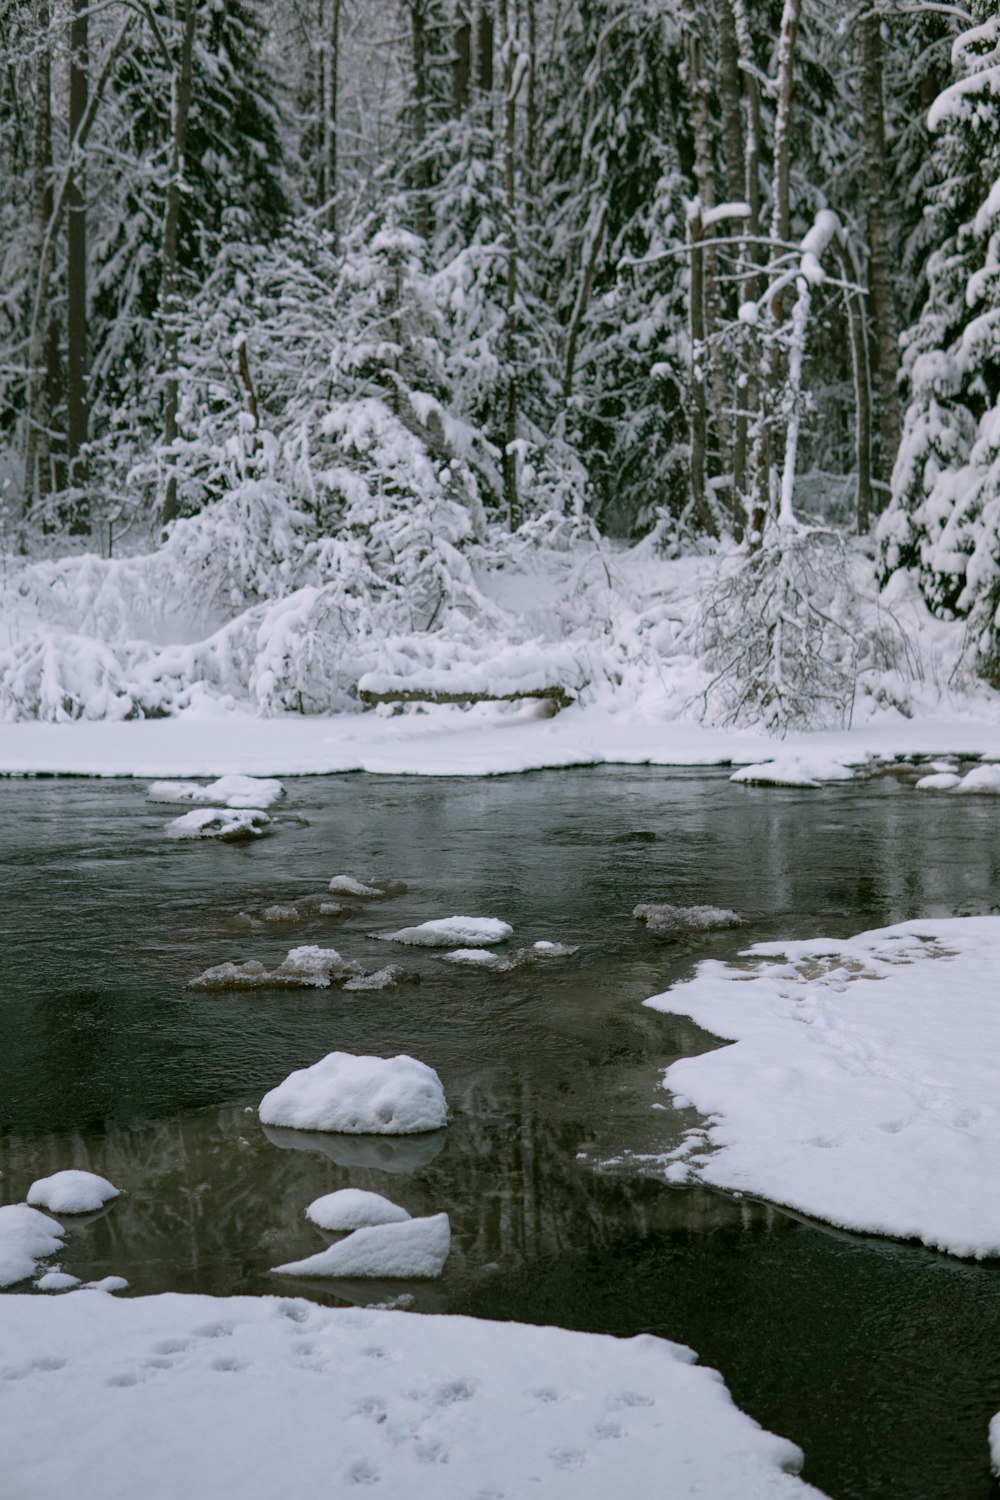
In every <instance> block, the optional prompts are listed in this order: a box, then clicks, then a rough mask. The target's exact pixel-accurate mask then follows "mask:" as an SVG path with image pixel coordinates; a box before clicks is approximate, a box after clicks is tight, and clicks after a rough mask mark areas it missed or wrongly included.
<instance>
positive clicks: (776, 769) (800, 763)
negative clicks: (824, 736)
mask: <svg viewBox="0 0 1000 1500" xmlns="http://www.w3.org/2000/svg"><path fill="white" fill-rule="evenodd" d="M853 775H854V772H853V771H852V770H851V769H850V767H849V766H845V765H844V764H843V763H842V762H841V761H839V760H835V759H834V757H833V756H831V755H820V754H815V753H813V754H811V755H810V754H808V753H803V752H801V751H792V750H789V751H785V752H783V753H782V754H780V755H775V756H774V757H773V759H771V760H768V761H764V762H762V763H761V764H760V765H756V766H741V768H740V769H739V770H738V771H736V772H734V773H733V775H732V776H730V778H729V779H730V781H745V782H749V783H751V784H752V785H755V786H811V787H815V786H821V785H822V783H823V782H824V781H850V780H851V778H852V777H853Z"/></svg>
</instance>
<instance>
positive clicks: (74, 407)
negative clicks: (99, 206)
mask: <svg viewBox="0 0 1000 1500" xmlns="http://www.w3.org/2000/svg"><path fill="white" fill-rule="evenodd" d="M89 6H90V0H73V21H72V25H71V26H70V73H69V139H70V143H71V144H70V150H71V152H72V153H73V154H72V157H71V160H70V173H71V175H70V179H69V185H68V187H67V190H66V214H67V217H66V236H67V264H66V450H67V457H68V462H69V483H70V486H71V488H72V489H73V490H74V491H76V494H75V497H74V501H73V514H72V516H71V519H70V530H71V531H73V532H76V533H86V532H88V531H89V530H90V503H89V500H88V498H87V495H86V484H87V465H86V460H85V458H84V457H83V449H84V447H85V445H86V442H87V429H88V426H89V412H88V402H87V371H88V359H87V332H88V322H87V202H86V174H85V166H84V159H83V151H82V147H80V146H79V145H77V146H74V145H73V143H74V142H75V141H76V140H77V138H78V136H79V135H80V133H81V128H82V126H83V121H84V117H85V116H86V113H87V90H88V86H89V81H90V79H89V62H90V59H89V55H88V40H89V39H88V35H87V32H88V26H87V22H88V18H89Z"/></svg>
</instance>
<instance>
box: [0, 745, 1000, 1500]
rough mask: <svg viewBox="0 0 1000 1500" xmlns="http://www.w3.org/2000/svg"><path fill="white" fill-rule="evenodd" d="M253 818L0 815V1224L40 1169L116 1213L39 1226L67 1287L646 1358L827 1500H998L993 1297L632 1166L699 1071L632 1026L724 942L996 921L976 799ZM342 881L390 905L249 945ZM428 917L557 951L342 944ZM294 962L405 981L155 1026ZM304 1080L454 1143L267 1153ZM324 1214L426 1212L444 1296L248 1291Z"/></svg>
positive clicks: (92, 810)
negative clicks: (660, 1339) (655, 1353)
mask: <svg viewBox="0 0 1000 1500" xmlns="http://www.w3.org/2000/svg"><path fill="white" fill-rule="evenodd" d="M286 786H287V787H288V792H289V795H288V797H287V798H286V799H285V801H284V802H283V803H282V804H281V805H280V807H279V808H278V809H276V821H275V829H274V833H273V836H271V837H269V838H266V839H262V840H260V841H259V842H255V843H252V844H235V845H234V844H228V845H218V844H212V843H209V842H175V841H172V840H169V839H167V838H166V837H165V836H164V831H163V830H164V826H165V824H166V822H167V821H168V820H169V819H170V818H171V817H172V816H174V815H175V814H176V813H179V812H181V811H183V809H182V808H176V809H172V808H170V807H167V806H160V805H155V804H152V803H149V802H148V801H147V800H146V798H145V783H142V782H130V781H105V782H100V781H89V780H72V779H68V780H34V781H32V780H24V781H18V780H7V781H0V829H2V837H0V870H2V884H0V891H2V895H0V1171H2V1176H0V1201H3V1202H17V1201H21V1200H22V1199H23V1197H24V1194H25V1192H26V1191H27V1188H28V1185H29V1184H30V1182H31V1181H32V1180H33V1179H34V1178H35V1177H38V1176H42V1175H45V1174H47V1173H49V1172H52V1171H56V1170H58V1169H60V1168H63V1167H68V1166H82V1167H87V1168H90V1169H91V1170H94V1171H97V1172H100V1173H101V1174H102V1175H104V1176H107V1177H110V1178H111V1179H112V1181H114V1182H115V1183H117V1184H119V1185H120V1186H122V1187H123V1188H124V1189H125V1190H126V1191H125V1194H124V1195H123V1197H122V1198H121V1199H119V1200H118V1202H116V1203H115V1204H114V1205H113V1206H112V1207H111V1208H110V1209H109V1210H108V1211H107V1212H106V1213H104V1214H103V1215H101V1216H98V1217H97V1218H94V1219H92V1220H91V1221H90V1222H87V1223H82V1224H81V1223H74V1224H73V1225H72V1227H71V1229H70V1233H69V1235H68V1237H67V1244H66V1251H65V1253H64V1254H63V1256H62V1257H61V1259H60V1263H61V1265H62V1267H63V1268H64V1269H65V1270H67V1271H70V1272H72V1273H73V1274H75V1275H77V1276H82V1277H86V1278H91V1277H96V1276H102V1275H107V1274H116V1275H122V1276H125V1277H127V1278H128V1281H129V1283H130V1289H131V1291H132V1292H133V1293H147V1292H158V1291H166V1290H171V1291H203V1292H212V1293H217V1294H228V1293H265V1292H266V1293H276V1292H280V1293H290V1294H298V1295H307V1296H311V1297H314V1298H316V1299H317V1300H319V1301H323V1302H327V1303H331V1304H335V1303H338V1302H343V1301H351V1300H356V1301H365V1300H377V1301H382V1302H385V1301H388V1300H390V1299H393V1298H399V1297H402V1298H403V1299H404V1301H403V1305H408V1306H412V1307H414V1308H416V1309H418V1310H428V1311H450V1312H462V1313H472V1314H475V1315H477V1316H482V1317H489V1318H517V1319H522V1320H525V1321H531V1322H551V1323H557V1324H562V1325H564V1326H567V1327H571V1328H580V1329H592V1330H599V1331H602V1332H608V1333H616V1334H632V1333H636V1332H639V1331H649V1332H653V1333H657V1334H661V1335H663V1336H665V1337H668V1338H671V1339H676V1340H679V1341H681V1342H683V1343H689V1344H690V1345H692V1347H693V1348H694V1349H696V1350H697V1352H698V1355H699V1357H700V1358H701V1360H702V1361H703V1362H704V1363H707V1364H711V1365H714V1366H716V1367H717V1368H718V1369H719V1370H721V1371H722V1373H723V1375H724V1377H725V1379H726V1382H727V1384H728V1385H729V1388H730V1390H731V1391H732V1393H733V1397H734V1399H735V1400H736V1402H737V1403H738V1405H739V1406H741V1407H742V1408H743V1409H744V1410H746V1411H748V1412H750V1413H751V1414H752V1415H753V1416H754V1417H756V1418H757V1419H758V1420H759V1421H760V1422H761V1423H763V1424H764V1425H765V1426H767V1427H769V1428H771V1429H772V1430H774V1431H775V1432H779V1433H781V1434H782V1435H783V1436H786V1437H789V1438H792V1439H793V1440H794V1441H795V1442H797V1443H799V1444H800V1445H801V1446H802V1447H803V1449H804V1450H805V1454H806V1466H805V1471H804V1472H805V1475H806V1477H807V1478H809V1479H810V1480H811V1481H812V1482H813V1483H814V1484H816V1485H817V1486H818V1487H819V1488H820V1489H822V1490H825V1491H826V1492H827V1493H828V1494H829V1495H830V1496H832V1497H836V1500H841V1497H843V1500H847V1497H857V1500H873V1497H877V1496H886V1497H889V1496H891V1497H893V1500H987V1497H991V1496H992V1497H995V1496H997V1494H998V1493H1000V1491H998V1490H997V1487H996V1485H995V1484H994V1482H993V1481H992V1480H991V1478H990V1475H989V1467H988V1452H987V1432H986V1428H987V1422H988V1420H989V1418H990V1416H991V1415H992V1414H993V1413H994V1412H995V1411H997V1410H1000V1265H998V1264H997V1263H995V1262H994V1263H986V1264H973V1263H966V1262H962V1261H958V1260H954V1259H951V1258H948V1257H946V1256H941V1255H935V1254H932V1253H929V1252H926V1251H924V1250H922V1249H920V1248H918V1247H915V1246H912V1245H905V1244H896V1243H893V1242H889V1241H885V1240H875V1239H868V1238H865V1237H863V1236H852V1235H846V1234H843V1233H838V1232H834V1231H832V1230H829V1229H827V1228H825V1227H824V1226H822V1225H818V1224H815V1223H809V1222H804V1221H802V1220H801V1219H798V1218H795V1217H794V1216H791V1215H789V1214H786V1213H782V1212H779V1211H777V1210H775V1209H773V1208H770V1207H768V1206H766V1205H763V1204H755V1203H751V1202H749V1201H747V1200H740V1201H737V1200H733V1199H731V1198H728V1197H726V1196H725V1195H723V1194H720V1193H715V1192H706V1191H704V1190H702V1189H699V1188H692V1187H673V1186H667V1185H666V1184H665V1183H664V1182H663V1181H662V1180H661V1178H660V1177H659V1176H658V1168H657V1166H656V1164H655V1162H651V1161H649V1160H648V1158H649V1157H650V1156H655V1154H656V1153H657V1152H658V1151H662V1150H665V1149H667V1148H669V1146H670V1145H672V1144H673V1143H674V1142H675V1140H676V1139H677V1132H678V1130H679V1129H680V1128H682V1126H684V1125H687V1124H689V1123H690V1117H682V1116H680V1115H678V1114H677V1113H676V1112H674V1111H673V1110H663V1109H662V1108H661V1107H658V1106H660V1105H662V1103H663V1101H664V1099H665V1096H664V1095H663V1094H662V1091H660V1090H659V1087H658V1081H659V1076H660V1072H661V1070H662V1068H663V1067H665V1066H666V1065H667V1064H668V1063H669V1062H670V1061H671V1060H672V1059H673V1058H675V1057H676V1056H678V1055H679V1054H680V1053H683V1052H685V1051H688V1052H690V1051H699V1050H704V1049H705V1048H707V1047H710V1046H712V1045H715V1043H714V1042H713V1040H712V1039H711V1038H709V1037H707V1036H706V1035H704V1033H701V1032H699V1031H698V1030H697V1028H696V1027H694V1026H693V1025H692V1024H690V1023H689V1022H686V1021H684V1020H683V1019H682V1018H677V1017H671V1016H665V1015H662V1014H658V1013H655V1012H652V1011H650V1010H646V1009H643V1008H642V1004H641V1002H642V1000H643V999H645V998H646V997H647V996H649V995H651V994H655V993H657V992H658V991H660V990H663V989H665V988H666V987H667V986H668V985H669V984H670V983H672V982H673V981H674V980H675V979H677V978H678V977H681V976H684V975H687V974H689V973H690V971H691V966H692V964H693V963H694V962H695V961H696V960H697V958H698V957H700V956H713V957H719V958H725V957H729V956H731V955H732V954H733V953H735V952H736V950H737V949H738V947H740V946H742V945H743V944H745V943H746V942H749V941H755V940H758V939H764V938H779V937H788V938H795V937H809V936H817V935H823V934H835V935H837V934H849V933H852V932H857V931H861V930H863V929H864V928H867V927H872V926H880V925H883V924H886V923H889V922H896V921H901V920H903V919H905V918H909V917H916V916H925V915H931V914H938V915H965V914H972V913H977V912H985V911H991V910H997V909H998V903H1000V799H989V798H982V799H979V798H975V797H965V798H949V797H943V796H933V795H928V796H925V795H923V794H917V793H915V792H914V791H913V789H912V777H908V776H906V775H905V774H904V775H902V776H898V777H897V776H886V777H881V778H876V779H872V780H870V781H866V782H858V783H852V784H848V785H844V784H841V785H835V786H830V787H827V788H823V789H822V790H819V791H811V790H802V791H797V790H781V789H773V788H766V789H765V788H759V789H754V788H746V787H737V786H733V785H731V784H730V783H729V782H728V780H727V778H726V774H725V773H724V772H719V773H705V772H703V771H699V772H697V773H686V772H676V771H675V772H669V773H667V772H664V771H663V770H660V769H657V770H650V769H625V768H599V769H588V770H576V771H572V770H571V771H560V772H543V773H539V774H535V775H527V776H518V777H505V778H497V779H484V780H452V779H434V780H422V779H418V778H410V779H407V778H397V777H378V778H376V777H365V776H331V777H316V778H300V779H290V780H288V781H287V782H286ZM341 872H347V873H351V874H354V875H358V876H361V877H365V876H367V875H374V876H381V877H383V878H386V879H392V880H398V881H404V882H406V884H407V886H408V890H407V892H406V894H404V895H401V896H398V897H396V898H395V899H394V900H392V901H390V902H386V903H380V904H369V905H367V906H365V907H363V906H361V905H360V904H358V905H355V907H354V909H353V911H352V912H351V913H350V914H349V915H347V916H346V917H339V918H338V917H329V916H327V917H323V916H318V915H309V914H304V915H303V916H302V918H301V920H299V921H298V922H292V923H282V924H273V923H271V924H262V923H260V922H259V921H257V920H255V919H259V918H260V917H261V915H262V913H263V911H264V910H265V909H266V908H267V907H268V906H270V905H272V904H275V903H279V904H294V903H295V902H296V901H302V900H304V899H306V898H309V897H316V896H318V895H320V894H321V893H322V892H323V891H324V890H325V888H326V885H327V882H328V881H329V878H330V877H331V876H332V875H334V874H338V873H341ZM641 901H667V902H673V903H676V904H680V905H693V904H700V903H709V904H712V905H718V906H724V907H733V908H735V909H736V910H737V911H739V912H741V913H742V914H743V915H744V917H745V918H746V926H745V927H744V928H743V929H741V931H740V932H739V933H734V932H731V931H730V932H719V933H714V934H699V935H698V936H697V938H691V939H687V940H685V941H683V942H670V941H668V940H666V939H663V938H657V937H655V936H653V935H651V934H649V933H647V932H646V930H645V928H643V927H642V926H641V925H640V924H638V923H636V922H635V921H634V920H633V919H632V917H631V915H630V913H631V910H632V907H633V906H634V905H635V904H636V903H637V902H641ZM456 912H461V913H464V914H468V915H479V916H497V917H502V918H504V919H506V920H507V921H509V922H512V923H513V924H514V927H515V937H514V940H513V945H520V944H528V943H532V942H534V941H536V940H537V939H550V940H554V941H557V942H560V943H567V944H575V945H577V946H578V952H577V953H576V954H575V955H574V956H573V957H571V958H567V959H563V960H558V961H555V960H554V961H552V962H549V963H546V964H541V963H539V964H536V965H533V966H528V967H523V968H519V969H515V970H513V971H512V972H510V973H506V974H503V973H480V972H475V971H470V970H466V969H459V968H457V967H453V966H450V965H448V964H446V963H444V962H443V961H442V960H441V958H440V956H438V955H435V954H434V953H433V952H429V951H427V950H417V949H395V948H393V947H391V946H390V945H387V944H384V943H380V942H378V941H377V940H375V939H373V938H371V937H370V936H369V934H370V933H371V932H373V931H378V930H382V931H385V930H388V929H390V928H393V927H397V926H402V925H406V924H410V923H414V922H420V921H424V920H426V919H427V918H429V917H435V916H447V915H451V914H452V913H456ZM248 917H249V918H250V919H251V920H248ZM302 943H319V944H321V945H322V946H327V947H329V946H335V947H337V948H338V949H339V950H340V951H341V953H342V954H343V955H344V956H345V957H346V958H349V959H357V960H360V961H361V962H363V963H364V964H365V966H366V967H367V968H375V967H377V966H379V965H380V964H384V963H386V962H389V961H397V962H402V963H404V964H405V966H406V967H407V968H408V969H410V970H413V971H415V972H416V973H418V974H419V975H420V979H421V982H420V983H407V984H402V985H400V986H399V987H398V988H396V989H393V990H388V991H383V992H375V993H355V994H349V993H345V992H342V991H340V990H339V989H337V988H333V989H330V990H326V991H323V990H315V991H313V990H293V991H262V992H257V993H250V994H246V993H243V994H222V995H206V994H198V993H195V992H192V991H190V990H188V989H186V984H187V981H188V980H190V979H191V978H193V977H194V976H195V975H197V974H198V973H200V972H201V971H202V970H203V969H205V968H206V967H208V966H209V965H212V964H216V963H219V962H221V961H223V960H225V959H248V958H258V959H261V960H263V961H264V963H265V964H267V965H268V967H272V966H273V965H274V964H276V963H277V962H278V961H279V960H280V959H281V957H282V956H283V955H284V954H285V953H286V952H287V950H288V949H289V948H291V947H293V946H296V945H298V944H302ZM513 945H512V946H513ZM336 1049H342V1050H346V1051H351V1052H374V1053H379V1054H381V1055H383V1056H392V1055H394V1054H395V1053H397V1052H409V1053H412V1054H413V1055H414V1056H416V1057H419V1058H420V1059H422V1060H423V1061H424V1062H427V1063H430V1064H431V1065H432V1066H434V1067H435V1068H436V1069H437V1070H438V1072H439V1073H440V1075H441V1077H442V1080H443V1082H444V1085H445V1089H446V1092H447V1095H448V1099H449V1103H450V1105H451V1108H452V1113H453V1120H452V1123H451V1124H450V1125H449V1126H448V1127H447V1129H446V1130H445V1131H443V1132H440V1133H438V1134H437V1135H434V1136H430V1137H421V1138H410V1139H408V1140H407V1139H402V1140H399V1139H397V1140H396V1141H391V1140H386V1139H384V1138H383V1139H381V1140H372V1139H368V1140H363V1139H357V1138H355V1139H350V1138H343V1137H341V1138H337V1137H325V1138H324V1137H314V1136H310V1135H307V1134H303V1133H300V1132H294V1131H275V1130H272V1131H265V1130H263V1129H262V1127H261V1126H260V1124H259V1122H258V1120H257V1118H256V1111H255V1106H256V1104H257V1103H258V1102H259V1100H260V1098H261V1095H262V1094H263V1093H264V1092H265V1091H266V1090H267V1089H269V1088H271V1087H272V1086H273V1085H275V1084H276V1083H278V1082H280V1081H281V1079H282V1078H284V1077H285V1075H286V1074H287V1073H288V1072H290V1071H291V1070H292V1069H293V1068H297V1067H302V1066H304V1065H307V1064H309V1063H312V1062H315V1061H316V1060H317V1059H318V1058H320V1057H322V1056H323V1055H324V1054H325V1053H327V1052H330V1051H333V1050H336ZM644 1158H645V1159H644ZM345 1186H353V1187H362V1188H370V1189H373V1190H375V1191H378V1192H382V1193H385V1194H387V1195H388V1196H389V1197H392V1198H393V1199H395V1200H396V1201H397V1202H401V1203H402V1204H404V1206H405V1207H406V1208H408V1209H409V1210H410V1211H411V1212H412V1213H414V1214H425V1213H436V1212H440V1211H442V1210H446V1211H447V1212H448V1213H449V1214H450V1216H451V1222H452V1230H453V1235H454V1239H453V1249H452V1254H451V1257H450V1259H449V1261H448V1264H447V1266H446V1268H445V1273H444V1275H443V1277H442V1278H441V1280H440V1281H438V1282H431V1283H418V1282H414V1283H412V1284H402V1283H398V1282H397V1283H392V1284H387V1283H384V1284H381V1285H376V1284H372V1283H360V1282H359V1283H339V1282H338V1283H330V1282H322V1281H315V1282H298V1281H291V1280H289V1279H288V1278H284V1277H282V1278H276V1277H274V1276H273V1275H272V1274H271V1267H273V1266H275V1265H277V1264H279V1263H280V1262H282V1261H287V1260H290V1259H295V1258H299V1257H302V1256H305V1255H308V1254H310V1253H312V1252H314V1251H316V1250H319V1249H321V1248H322V1245H323V1243H324V1238H323V1236H322V1235H321V1234H320V1233H319V1232H318V1231H317V1230H315V1229H314V1228H312V1227H311V1226H310V1225H309V1224H308V1223H307V1222H306V1221H305V1219H304V1218H303V1210H304V1208H305V1206H306V1204H308V1203H309V1202H310V1201H311V1200H312V1199H313V1198H315V1197H317V1196H318V1195H319V1194H321V1193H325V1192H330V1191H332V1190H333V1189H335V1188H338V1187H345ZM996 1190H997V1184H996V1183H993V1184H984V1191H996ZM29 1286H30V1284H29ZM22 1290H23V1289H22Z"/></svg>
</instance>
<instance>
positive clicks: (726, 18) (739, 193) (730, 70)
mask: <svg viewBox="0 0 1000 1500" xmlns="http://www.w3.org/2000/svg"><path fill="white" fill-rule="evenodd" d="M715 19H716V23H717V25H718V28H719V104H720V107H721V109H722V147H723V153H724V156H725V162H726V196H727V198H728V199H729V201H730V202H731V203H736V202H738V200H739V199H740V198H742V197H743V192H744V183H743V173H744V159H743V127H742V121H741V120H740V57H739V48H738V46H737V42H736V22H735V18H734V16H733V8H732V4H731V0H716V7H715Z"/></svg>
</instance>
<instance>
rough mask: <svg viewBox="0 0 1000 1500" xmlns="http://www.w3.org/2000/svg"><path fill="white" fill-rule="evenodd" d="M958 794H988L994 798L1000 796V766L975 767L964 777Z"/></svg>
mask: <svg viewBox="0 0 1000 1500" xmlns="http://www.w3.org/2000/svg"><path fill="white" fill-rule="evenodd" d="M955 791H956V792H987V793H991V794H992V795H993V796H998V795H1000V766H998V765H982V766H973V768H972V770H971V771H967V772H966V774H965V775H964V776H963V777H962V779H961V781H960V782H959V784H958V786H957V787H956V788H955Z"/></svg>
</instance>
